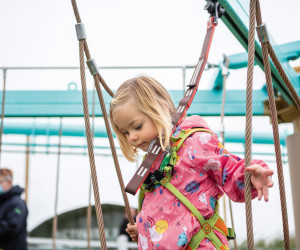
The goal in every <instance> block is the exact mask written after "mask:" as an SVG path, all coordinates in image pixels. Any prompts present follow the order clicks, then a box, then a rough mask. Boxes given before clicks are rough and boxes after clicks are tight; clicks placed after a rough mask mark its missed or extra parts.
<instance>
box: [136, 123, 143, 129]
mask: <svg viewBox="0 0 300 250" xmlns="http://www.w3.org/2000/svg"><path fill="white" fill-rule="evenodd" d="M142 126H143V124H141V125H139V126H137V127H136V128H135V129H136V130H140V129H141V128H142Z"/></svg>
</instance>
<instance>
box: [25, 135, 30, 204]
mask: <svg viewBox="0 0 300 250" xmlns="http://www.w3.org/2000/svg"><path fill="white" fill-rule="evenodd" d="M29 142H30V136H29V135H27V136H26V144H27V145H26V163H25V164H26V165H25V202H26V204H27V203H28V180H29V153H30V151H29V149H30V147H29Z"/></svg>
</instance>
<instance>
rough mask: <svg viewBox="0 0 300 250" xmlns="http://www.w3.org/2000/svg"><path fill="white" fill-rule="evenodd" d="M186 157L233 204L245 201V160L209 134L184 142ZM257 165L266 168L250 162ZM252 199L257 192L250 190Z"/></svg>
mask: <svg viewBox="0 0 300 250" xmlns="http://www.w3.org/2000/svg"><path fill="white" fill-rule="evenodd" d="M186 145H187V147H188V148H190V151H189V149H188V150H187V154H188V157H190V156H191V154H194V159H192V158H193V157H190V160H191V162H193V164H192V165H193V166H194V167H195V168H197V170H198V171H200V173H201V172H203V174H207V175H208V176H209V177H210V178H211V179H212V180H214V182H215V184H216V186H217V187H219V188H220V189H221V190H222V191H223V192H225V193H226V194H227V195H228V197H229V198H230V199H231V200H233V201H235V202H244V201H245V182H244V179H245V178H244V177H245V160H243V159H241V158H239V157H238V156H236V155H233V154H231V153H230V152H229V151H227V150H226V149H225V148H224V147H223V146H222V144H220V143H219V142H218V140H217V138H216V137H215V136H213V135H211V134H209V133H205V132H197V133H195V134H194V135H193V136H192V137H190V138H188V139H187V140H186ZM253 164H258V165H260V166H262V167H264V168H268V166H267V164H266V163H264V162H263V161H261V160H252V161H251V165H253ZM251 194H252V199H254V198H256V197H257V195H258V194H257V190H256V189H255V188H252V190H251Z"/></svg>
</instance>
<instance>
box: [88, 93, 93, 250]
mask: <svg viewBox="0 0 300 250" xmlns="http://www.w3.org/2000/svg"><path fill="white" fill-rule="evenodd" d="M94 131H95V88H93V114H92V138H93V139H94ZM91 180H92V179H91V177H90V178H89V203H88V207H87V214H86V217H87V218H86V231H87V250H90V249H91V221H92V204H91V198H92V181H91Z"/></svg>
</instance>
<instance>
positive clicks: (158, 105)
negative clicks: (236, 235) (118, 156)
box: [110, 76, 273, 250]
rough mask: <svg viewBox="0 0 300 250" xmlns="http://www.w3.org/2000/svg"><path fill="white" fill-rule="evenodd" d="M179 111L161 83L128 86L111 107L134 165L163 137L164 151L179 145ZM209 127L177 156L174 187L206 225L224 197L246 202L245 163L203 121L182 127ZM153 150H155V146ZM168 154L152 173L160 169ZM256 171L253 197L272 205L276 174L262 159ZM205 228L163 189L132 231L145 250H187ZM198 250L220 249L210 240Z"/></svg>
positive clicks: (190, 120) (140, 80) (149, 198)
mask: <svg viewBox="0 0 300 250" xmlns="http://www.w3.org/2000/svg"><path fill="white" fill-rule="evenodd" d="M174 112H176V109H175V107H174V104H173V102H172V100H171V98H170V96H169V94H168V92H167V90H166V89H165V88H164V87H163V86H162V85H161V84H160V83H159V82H158V81H156V80H155V79H153V78H151V77H147V76H141V77H137V78H133V79H130V80H128V81H126V82H124V83H123V84H122V85H121V86H120V87H119V89H118V90H117V92H116V94H115V96H114V98H113V100H112V102H111V104H110V121H111V124H112V128H113V130H114V132H115V133H116V135H117V138H118V140H119V144H120V147H121V150H122V153H123V154H124V156H125V157H126V158H127V159H128V160H129V161H134V160H135V158H136V156H137V153H138V149H141V150H142V151H144V152H147V151H148V148H149V146H150V144H151V142H152V141H153V140H154V139H155V138H157V137H158V138H159V140H160V144H161V146H162V148H163V149H164V150H165V152H166V151H167V150H166V149H167V147H168V146H170V147H172V146H173V142H171V141H170V138H171V136H172V134H171V133H172V115H173V114H174ZM199 127H201V128H203V129H206V131H208V132H203V131H199V132H195V133H193V134H192V135H191V136H189V137H188V138H187V139H186V140H185V141H184V142H183V145H182V146H181V147H180V149H179V150H178V152H177V161H176V164H175V167H174V170H173V177H172V179H171V180H170V183H171V184H172V185H173V186H174V187H175V188H177V190H178V191H179V192H180V193H181V194H183V195H184V196H185V197H186V198H187V199H188V200H189V201H190V202H191V203H192V204H193V205H194V206H195V207H196V209H197V210H198V211H199V212H200V213H201V215H202V216H203V217H204V219H205V220H207V219H209V218H211V217H212V216H213V215H214V213H215V206H216V202H217V200H218V199H219V198H220V197H221V196H222V195H223V194H224V192H225V193H226V194H227V195H228V197H229V198H230V199H231V200H233V201H236V202H244V200H245V197H244V194H245V184H244V174H245V161H244V160H242V159H240V158H239V157H237V156H235V155H232V154H230V153H229V152H228V151H226V150H225V149H224V148H223V146H222V145H221V144H220V143H219V142H218V139H217V136H216V135H215V134H214V133H213V132H211V131H210V130H209V127H208V125H207V124H206V122H205V121H204V120H203V118H201V117H200V116H191V117H186V118H185V119H184V120H183V121H182V122H181V124H180V125H179V126H178V127H177V128H176V132H175V133H174V135H173V137H174V136H177V135H178V134H179V133H180V131H181V130H187V129H191V128H199ZM150 147H151V146H150ZM164 156H165V154H162V155H161V156H160V157H159V159H158V161H157V162H156V164H155V166H154V167H153V169H152V170H151V172H154V171H155V170H158V169H159V168H160V165H161V163H162V160H163V158H164ZM247 171H249V172H251V182H252V190H251V192H252V198H255V197H257V196H258V199H259V200H260V199H261V198H262V196H264V199H265V201H268V188H270V187H272V186H273V181H272V180H271V179H270V178H269V177H270V176H271V175H272V174H273V171H272V170H269V169H268V167H267V165H266V164H265V163H264V162H263V161H261V160H252V162H251V166H249V167H248V168H247ZM200 229H201V225H200V222H199V220H198V219H197V218H196V216H195V215H194V213H192V212H191V211H190V210H189V209H188V208H187V207H186V206H185V205H184V204H183V203H182V202H180V201H179V199H178V198H177V197H176V196H175V195H174V194H172V193H171V192H170V191H169V190H168V189H166V188H165V187H164V186H162V185H159V184H158V185H157V184H156V185H155V186H154V189H153V191H151V192H146V193H145V197H144V201H143V205H142V208H141V211H140V213H139V214H138V216H137V218H136V225H134V226H130V225H128V228H127V231H128V233H129V234H130V236H131V238H132V239H133V240H134V241H138V247H139V249H172V250H174V249H184V248H186V247H187V246H188V243H189V242H190V240H191V238H192V236H193V235H195V234H196V233H197V232H198V231H199V230H200ZM213 231H214V233H215V235H216V236H217V238H218V240H220V241H221V243H222V244H223V246H224V247H225V248H223V249H228V242H227V238H226V236H224V234H223V233H221V232H220V231H219V230H215V229H213ZM198 248H204V249H215V247H214V245H213V244H212V242H211V241H209V240H208V239H206V238H205V239H203V240H202V241H201V243H200V245H199V246H198Z"/></svg>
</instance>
